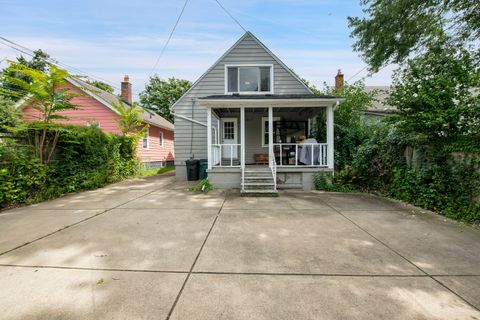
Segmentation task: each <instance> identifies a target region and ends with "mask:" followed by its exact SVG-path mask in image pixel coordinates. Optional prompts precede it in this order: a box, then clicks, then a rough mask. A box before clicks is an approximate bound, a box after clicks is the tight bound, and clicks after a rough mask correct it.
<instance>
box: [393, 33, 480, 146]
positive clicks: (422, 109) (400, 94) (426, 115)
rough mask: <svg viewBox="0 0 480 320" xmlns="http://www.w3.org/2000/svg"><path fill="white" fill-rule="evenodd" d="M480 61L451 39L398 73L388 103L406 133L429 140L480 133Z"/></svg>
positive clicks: (444, 139) (417, 58) (433, 47)
mask: <svg viewBox="0 0 480 320" xmlns="http://www.w3.org/2000/svg"><path fill="white" fill-rule="evenodd" d="M479 87H480V61H478V59H476V58H474V57H472V54H471V53H470V52H469V51H468V50H465V49H458V48H452V46H451V45H450V44H449V43H448V42H443V43H442V42H438V43H436V44H433V45H431V46H430V47H429V48H428V50H427V52H426V53H425V54H423V55H422V56H418V57H416V58H415V59H412V60H409V61H408V63H407V64H405V66H403V67H402V68H400V69H399V70H397V71H396V73H395V75H394V82H393V90H392V92H391V95H390V98H389V101H388V103H389V104H391V105H393V106H396V107H397V110H398V114H397V116H396V117H395V118H396V119H397V121H398V123H399V124H400V125H401V127H403V128H404V129H405V131H406V132H411V133H413V134H414V135H416V137H417V138H418V139H420V140H423V141H424V142H428V143H429V144H434V143H436V144H438V145H443V144H444V143H445V142H447V141H452V140H455V139H456V138H458V137H460V136H469V135H471V136H478V135H479V134H480V96H479V93H478V88H479Z"/></svg>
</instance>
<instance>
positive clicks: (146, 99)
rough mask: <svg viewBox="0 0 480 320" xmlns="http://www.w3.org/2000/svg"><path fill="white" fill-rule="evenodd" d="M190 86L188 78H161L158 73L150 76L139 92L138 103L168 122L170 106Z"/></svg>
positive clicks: (171, 117) (170, 117)
mask: <svg viewBox="0 0 480 320" xmlns="http://www.w3.org/2000/svg"><path fill="white" fill-rule="evenodd" d="M191 86H192V83H191V82H190V81H188V80H183V79H177V78H169V79H168V80H163V79H161V78H160V77H159V76H158V75H155V76H153V77H150V80H149V82H148V84H147V85H146V86H145V90H144V91H142V92H141V93H140V104H141V105H142V106H143V107H144V108H146V109H149V110H152V111H153V112H155V113H158V114H159V115H161V116H162V117H164V118H165V119H167V120H168V121H170V122H173V116H172V115H171V114H170V106H172V105H173V104H174V103H175V102H176V101H177V100H178V99H180V97H181V96H182V95H183V94H184V93H185V92H186V91H187V90H188V89H190V87H191Z"/></svg>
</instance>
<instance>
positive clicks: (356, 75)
mask: <svg viewBox="0 0 480 320" xmlns="http://www.w3.org/2000/svg"><path fill="white" fill-rule="evenodd" d="M367 68H368V66H365V67H363V68H362V69H360V71H358V72H357V73H355V74H354V75H353V76H351V77H350V78H348V79H347V82H348V81H350V80H352V79H353V78H355V77H356V76H357V75H359V74H360V73H361V72H362V71H363V70H365V69H367Z"/></svg>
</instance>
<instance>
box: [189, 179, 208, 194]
mask: <svg viewBox="0 0 480 320" xmlns="http://www.w3.org/2000/svg"><path fill="white" fill-rule="evenodd" d="M213 189H214V186H213V184H211V183H210V181H208V178H206V179H203V180H200V182H199V183H197V184H196V185H193V186H192V187H191V188H190V191H201V192H204V193H207V192H208V191H210V190H213Z"/></svg>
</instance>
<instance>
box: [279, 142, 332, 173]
mask: <svg viewBox="0 0 480 320" xmlns="http://www.w3.org/2000/svg"><path fill="white" fill-rule="evenodd" d="M284 152H285V154H284ZM292 153H294V154H293V155H292ZM273 154H274V155H276V156H277V158H279V162H280V163H279V164H278V166H279V167H295V166H308V167H327V166H328V144H327V143H299V144H298V143H274V144H273ZM284 160H285V162H286V163H285V164H284Z"/></svg>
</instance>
